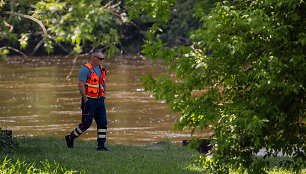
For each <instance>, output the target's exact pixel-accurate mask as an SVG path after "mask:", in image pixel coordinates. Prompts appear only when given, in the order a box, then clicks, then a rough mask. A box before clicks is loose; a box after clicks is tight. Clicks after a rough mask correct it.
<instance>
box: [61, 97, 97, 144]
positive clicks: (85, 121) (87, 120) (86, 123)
mask: <svg viewBox="0 0 306 174" xmlns="http://www.w3.org/2000/svg"><path fill="white" fill-rule="evenodd" d="M81 108H82V121H81V123H80V124H79V125H78V126H77V127H76V128H75V129H74V130H73V131H72V132H71V133H70V135H67V136H66V137H65V138H66V142H67V146H68V147H69V148H73V140H74V139H75V138H77V137H79V136H80V135H81V134H82V133H83V132H85V131H86V130H87V129H88V128H89V127H90V125H91V123H92V119H93V116H94V109H95V106H94V105H93V103H92V101H91V100H88V101H87V102H86V104H85V103H84V102H83V100H82V106H81Z"/></svg>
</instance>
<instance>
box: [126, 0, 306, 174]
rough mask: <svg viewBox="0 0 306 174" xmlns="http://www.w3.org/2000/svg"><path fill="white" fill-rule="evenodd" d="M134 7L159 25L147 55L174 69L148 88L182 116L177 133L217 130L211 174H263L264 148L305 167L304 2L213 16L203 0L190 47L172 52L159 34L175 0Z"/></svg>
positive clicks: (226, 6) (220, 5)
mask: <svg viewBox="0 0 306 174" xmlns="http://www.w3.org/2000/svg"><path fill="white" fill-rule="evenodd" d="M137 2H138V5H143V6H141V7H139V6H138V8H140V9H143V10H147V12H146V14H148V15H151V20H152V21H154V22H155V23H154V25H153V26H152V27H151V29H150V30H149V31H148V33H147V38H148V39H147V41H146V44H145V45H144V49H143V51H142V52H143V53H144V54H145V55H146V57H148V58H151V59H154V60H156V59H157V58H163V59H164V62H165V64H167V65H169V67H170V70H169V73H167V74H162V75H160V76H159V77H158V78H157V79H154V78H153V77H152V76H151V75H149V76H147V77H146V78H145V79H144V84H145V87H146V90H150V91H153V92H154V93H155V96H156V98H157V99H163V100H165V101H166V103H167V104H168V105H169V106H170V108H171V109H172V110H173V111H174V112H178V113H180V114H181V119H180V122H179V123H178V125H177V127H178V128H179V129H183V128H185V127H191V128H194V129H195V128H197V127H199V128H200V129H204V128H207V129H210V130H211V131H213V135H212V137H211V139H212V143H213V144H214V145H215V146H214V149H213V153H212V154H211V155H210V156H207V157H206V158H205V159H204V161H203V165H206V166H207V167H208V168H207V170H210V172H216V173H223V172H224V173H228V172H229V170H230V168H232V169H234V170H238V169H239V170H242V171H245V170H247V171H248V172H249V173H252V172H254V173H256V172H257V173H258V172H264V168H265V167H266V166H267V165H268V162H267V161H266V160H265V158H257V157H256V156H254V155H255V154H256V153H258V152H259V150H260V149H262V148H265V149H267V152H268V153H267V154H266V155H265V157H269V156H276V154H277V153H279V152H282V153H283V154H287V155H291V156H292V157H293V158H292V160H291V159H288V160H285V161H283V162H284V164H285V165H291V166H293V167H294V169H295V170H296V171H299V170H300V169H301V168H303V167H305V161H306V160H305V142H306V141H305V140H306V137H305V136H306V126H305V110H306V108H305V106H306V105H305V99H306V97H305V85H306V84H305V77H306V66H305V65H306V64H305V43H306V42H305V41H306V37H305V31H306V30H305V29H306V26H305V23H306V20H305V12H304V9H305V2H304V1H302V0H256V1H255V0H235V1H223V2H217V3H215V4H214V5H215V6H214V8H212V9H211V10H209V11H207V6H206V5H203V4H204V3H203V1H202V3H200V4H199V5H198V6H197V8H196V9H195V11H194V15H195V16H197V17H198V19H199V22H200V23H201V25H200V28H199V29H197V30H195V31H191V32H190V37H191V38H192V40H193V44H192V46H180V47H177V46H174V47H172V48H166V47H165V45H167V43H163V42H162V40H161V39H160V37H159V33H160V32H161V31H162V29H163V27H164V26H165V23H166V22H167V20H168V16H169V12H170V11H171V10H170V9H171V7H173V4H174V3H175V1H163V0H151V1H137ZM199 2H200V1H199ZM134 12H136V14H137V11H134ZM130 13H131V14H133V13H132V12H130ZM134 16H137V15H134Z"/></svg>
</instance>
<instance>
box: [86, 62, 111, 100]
mask: <svg viewBox="0 0 306 174" xmlns="http://www.w3.org/2000/svg"><path fill="white" fill-rule="evenodd" d="M85 66H86V67H87V68H88V69H89V72H90V76H89V78H88V79H87V80H86V82H85V85H84V87H85V93H86V95H87V97H88V98H99V97H103V95H104V87H103V85H104V80H105V77H106V72H105V69H104V68H103V67H102V66H99V67H100V69H101V77H100V78H99V76H98V75H97V73H96V72H95V70H94V69H93V67H92V65H91V64H90V63H86V64H85Z"/></svg>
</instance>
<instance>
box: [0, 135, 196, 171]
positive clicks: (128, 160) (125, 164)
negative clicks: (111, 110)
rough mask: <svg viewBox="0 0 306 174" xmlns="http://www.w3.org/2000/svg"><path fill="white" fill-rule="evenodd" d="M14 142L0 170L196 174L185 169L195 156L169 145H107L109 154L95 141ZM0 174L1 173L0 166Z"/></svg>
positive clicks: (31, 140)
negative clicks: (70, 144)
mask: <svg viewBox="0 0 306 174" xmlns="http://www.w3.org/2000/svg"><path fill="white" fill-rule="evenodd" d="M17 141H18V146H17V147H15V149H13V150H9V151H6V152H1V155H0V161H1V162H2V168H10V167H9V166H11V167H12V166H15V168H16V166H17V167H18V166H21V168H22V169H26V168H27V167H28V168H32V169H36V170H37V171H39V170H41V173H43V172H45V173H52V172H53V171H56V172H57V173H65V172H69V171H78V172H76V173H80V172H81V173H94V174H96V173H198V172H196V171H192V170H190V169H188V163H190V162H191V161H192V159H193V156H194V155H197V154H196V153H195V152H192V151H190V150H187V149H186V148H184V147H179V146H173V145H170V143H161V144H154V145H149V146H127V145H107V147H108V148H109V149H111V152H105V151H102V152H101V151H97V150H96V143H95V142H87V141H79V140H76V141H75V148H74V149H68V148H67V147H66V142H65V140H64V139H55V138H18V139H17ZM5 158H6V160H5ZM4 163H6V167H3V166H4V165H3V164H4ZM18 163H19V164H18ZM20 164H21V165H20ZM46 166H47V167H46ZM48 166H49V167H48ZM13 168H14V167H13ZM0 173H3V171H2V172H1V163H0Z"/></svg>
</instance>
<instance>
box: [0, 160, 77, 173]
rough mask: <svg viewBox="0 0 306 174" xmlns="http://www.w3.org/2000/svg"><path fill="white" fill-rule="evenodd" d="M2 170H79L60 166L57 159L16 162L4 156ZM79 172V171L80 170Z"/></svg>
mask: <svg viewBox="0 0 306 174" xmlns="http://www.w3.org/2000/svg"><path fill="white" fill-rule="evenodd" d="M0 172H1V173H5V174H14V173H28V174H34V173H61V174H72V173H77V171H71V170H70V171H69V170H67V169H65V168H63V167H60V165H59V163H56V162H55V161H54V162H53V163H50V162H49V161H48V160H46V161H45V162H43V161H40V162H39V163H37V164H36V163H35V162H33V163H26V162H22V161H20V160H19V159H17V160H16V162H13V160H12V159H8V158H7V157H5V158H4V160H3V162H2V166H0ZM78 173H79V172H78Z"/></svg>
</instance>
